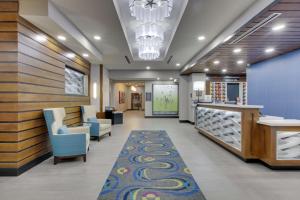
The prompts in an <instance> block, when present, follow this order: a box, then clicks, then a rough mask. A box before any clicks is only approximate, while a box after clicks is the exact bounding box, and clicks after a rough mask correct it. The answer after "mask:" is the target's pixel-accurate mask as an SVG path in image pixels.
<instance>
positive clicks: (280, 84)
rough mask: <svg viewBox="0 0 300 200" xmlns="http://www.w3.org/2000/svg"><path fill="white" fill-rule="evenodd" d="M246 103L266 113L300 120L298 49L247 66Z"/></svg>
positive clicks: (299, 59)
mask: <svg viewBox="0 0 300 200" xmlns="http://www.w3.org/2000/svg"><path fill="white" fill-rule="evenodd" d="M247 82H248V104H252V105H263V106H264V109H262V113H263V114H265V115H275V116H282V117H285V118H288V119H300V50H297V51H294V52H291V53H288V54H285V55H282V56H278V57H276V58H273V59H270V60H267V61H264V62H261V63H258V64H255V65H252V66H251V67H250V68H248V69H247Z"/></svg>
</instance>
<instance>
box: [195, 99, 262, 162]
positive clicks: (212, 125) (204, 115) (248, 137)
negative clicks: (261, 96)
mask: <svg viewBox="0 0 300 200" xmlns="http://www.w3.org/2000/svg"><path fill="white" fill-rule="evenodd" d="M261 108H263V106H254V105H230V104H198V105H197V108H196V111H195V112H196V115H195V126H196V128H197V129H198V130H199V131H200V133H202V134H203V135H205V136H206V137H208V138H210V139H211V140H213V141H215V142H216V143H218V144H219V145H221V146H223V147H224V148H226V149H227V150H229V151H231V152H232V153H234V154H236V155H237V156H239V157H241V158H242V159H244V160H248V159H254V158H257V155H258V150H259V149H258V148H255V145H253V133H254V130H256V128H257V124H256V122H257V121H258V120H259V110H260V109H261Z"/></svg>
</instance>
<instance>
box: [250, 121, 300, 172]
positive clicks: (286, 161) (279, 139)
mask: <svg viewBox="0 0 300 200" xmlns="http://www.w3.org/2000/svg"><path fill="white" fill-rule="evenodd" d="M257 124H258V131H257V132H256V136H257V141H258V142H259V143H260V144H259V146H260V149H259V158H260V160H262V161H263V162H265V163H266V164H267V165H269V166H271V167H273V168H280V167H291V168H293V167H296V168H298V167H299V166H300V120H287V119H282V120H260V121H258V122H257Z"/></svg>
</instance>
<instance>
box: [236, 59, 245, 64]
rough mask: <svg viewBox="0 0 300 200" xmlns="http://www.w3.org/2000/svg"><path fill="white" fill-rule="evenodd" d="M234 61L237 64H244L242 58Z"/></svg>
mask: <svg viewBox="0 0 300 200" xmlns="http://www.w3.org/2000/svg"><path fill="white" fill-rule="evenodd" d="M236 63H237V64H238V65H242V64H244V61H243V60H238V61H237V62H236Z"/></svg>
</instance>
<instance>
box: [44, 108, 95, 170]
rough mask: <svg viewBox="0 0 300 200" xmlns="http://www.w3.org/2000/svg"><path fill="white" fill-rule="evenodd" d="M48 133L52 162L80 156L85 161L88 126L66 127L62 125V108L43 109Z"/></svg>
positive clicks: (87, 146)
mask: <svg viewBox="0 0 300 200" xmlns="http://www.w3.org/2000/svg"><path fill="white" fill-rule="evenodd" d="M44 116H45V120H46V124H47V128H48V134H49V138H50V142H51V145H52V151H53V156H54V164H57V163H58V161H59V160H60V159H61V158H68V157H76V156H82V157H83V161H84V162H86V154H87V151H88V148H89V141H90V130H89V127H88V126H81V127H72V128H67V127H66V126H64V125H63V119H64V118H65V116H66V113H65V109H64V108H50V109H44Z"/></svg>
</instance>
